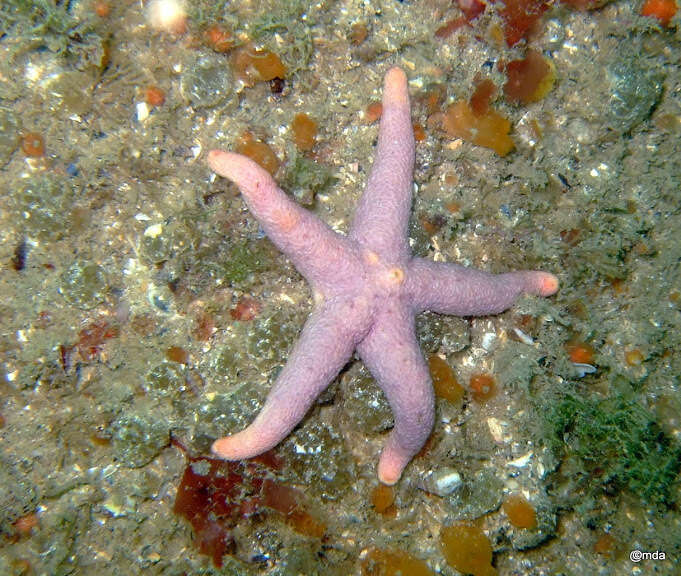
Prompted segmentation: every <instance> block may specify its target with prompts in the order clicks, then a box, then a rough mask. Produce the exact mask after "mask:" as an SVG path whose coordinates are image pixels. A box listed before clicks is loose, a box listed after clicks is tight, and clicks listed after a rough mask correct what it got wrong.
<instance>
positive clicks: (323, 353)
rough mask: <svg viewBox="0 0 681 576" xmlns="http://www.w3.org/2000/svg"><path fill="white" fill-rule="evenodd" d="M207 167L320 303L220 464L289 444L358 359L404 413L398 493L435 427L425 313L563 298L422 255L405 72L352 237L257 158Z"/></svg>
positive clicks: (392, 441) (389, 81)
mask: <svg viewBox="0 0 681 576" xmlns="http://www.w3.org/2000/svg"><path fill="white" fill-rule="evenodd" d="M208 164H209V165H210V167H211V168H212V169H213V170H214V171H215V172H216V173H217V174H219V175H221V176H224V177H225V178H228V179H230V180H232V181H233V182H234V183H235V184H236V185H237V186H238V188H239V189H240V191H241V194H242V195H243V197H244V199H245V201H246V204H247V205H248V207H249V209H250V211H251V212H252V213H253V215H254V216H255V217H256V218H257V219H258V221H259V222H260V224H261V226H262V228H263V229H264V231H265V233H266V234H267V236H268V237H269V238H270V240H271V241H272V242H273V243H274V244H275V245H276V246H277V247H278V248H279V249H280V250H281V251H282V252H283V253H284V254H286V255H287V256H288V258H289V259H290V260H291V261H292V262H293V264H294V266H295V267H296V268H297V269H298V271H299V272H300V273H301V274H302V276H303V277H304V278H305V279H306V280H307V281H308V283H309V284H310V286H311V288H312V292H313V300H314V309H313V311H312V313H311V315H310V317H309V319H308V320H307V322H306V323H305V326H304V328H303V330H302V333H301V335H300V339H299V340H298V342H297V343H296V344H295V346H294V347H293V350H292V351H291V353H290V356H289V358H288V362H287V363H286V366H285V367H284V368H283V369H282V371H281V373H280V374H279V377H278V378H277V380H276V382H275V383H274V385H273V386H272V389H271V391H270V393H269V395H268V397H267V400H266V401H265V404H264V406H263V408H262V410H261V411H260V413H259V414H258V415H257V417H256V418H255V420H254V421H253V423H252V424H250V425H249V426H248V427H247V428H245V429H244V430H242V431H241V432H238V433H236V434H233V435H231V436H226V437H224V438H220V439H218V440H216V441H215V442H214V444H213V446H212V451H213V452H214V454H215V455H216V456H218V457H220V458H223V459H226V460H240V459H242V458H250V457H253V456H257V455H258V454H261V453H263V452H265V451H267V450H269V449H271V448H273V447H274V446H276V445H277V444H279V442H281V441H282V440H283V439H284V438H285V437H286V436H287V435H288V434H289V433H290V432H291V431H292V430H293V429H294V428H295V426H296V425H297V424H298V423H299V422H300V421H301V420H302V419H303V417H304V416H305V414H306V413H307V411H308V410H309V408H310V407H311V406H312V404H313V403H314V402H315V400H316V398H317V397H318V396H319V395H320V394H321V392H322V391H323V390H324V389H325V388H326V387H327V386H328V385H329V384H330V382H331V381H332V380H333V379H334V378H335V377H336V375H337V374H338V373H339V372H340V370H341V369H342V368H343V366H344V365H345V364H346V363H347V362H348V361H349V360H350V359H351V357H352V355H353V353H354V351H355V350H356V351H357V353H358V355H359V357H360V358H361V359H362V361H363V362H364V363H365V365H366V366H367V367H368V368H369V370H370V371H371V373H372V374H373V375H374V377H375V378H376V381H377V382H378V384H379V386H380V387H381V388H382V390H383V392H384V393H385V395H386V397H387V399H388V402H389V404H390V407H391V409H392V411H393V415H394V422H395V423H394V427H393V429H392V431H391V433H390V435H389V437H388V439H387V441H386V443H385V445H384V448H383V451H382V453H381V456H380V459H379V463H378V478H379V480H380V481H381V482H382V483H384V484H388V485H392V484H395V483H396V482H397V481H398V480H399V479H400V477H401V475H402V472H403V470H404V468H405V467H406V466H407V464H408V463H409V462H410V461H411V459H412V458H413V457H414V456H415V455H416V454H417V453H418V451H419V450H420V449H421V448H422V447H423V445H424V444H425V442H426V440H427V439H428V436H429V435H430V432H431V430H432V427H433V421H434V412H435V409H434V404H435V400H434V393H433V386H432V381H431V377H430V374H429V371H428V366H427V365H426V363H425V361H424V359H423V356H422V354H421V351H420V349H419V344H418V339H417V337H416V330H415V316H416V315H417V314H419V313H420V312H423V311H426V310H431V311H433V312H437V313H441V314H454V315H457V316H481V315H488V314H498V313H500V312H502V311H504V310H506V309H507V308H509V307H510V306H511V305H512V304H513V302H514V301H515V300H516V299H517V298H518V296H520V295H521V294H523V293H530V294H537V295H539V296H549V295H551V294H553V293H555V292H556V291H557V290H558V279H557V278H556V277H555V276H554V275H553V274H549V273H547V272H540V271H521V272H509V273H506V274H498V275H495V274H490V273H488V272H484V271H481V270H476V269H473V268H467V267H464V266H460V265H457V264H449V263H443V262H433V261H429V260H424V259H422V258H415V257H412V256H411V254H410V251H409V244H408V238H407V226H408V221H409V213H410V211H411V192H412V187H413V169H414V135H413V129H412V123H411V114H410V105H409V92H408V89H407V77H406V75H405V73H404V72H403V71H402V70H401V69H400V68H391V69H390V70H388V72H387V73H386V75H385V80H384V86H383V112H382V115H381V121H380V127H379V136H378V147H377V149H376V157H375V160H374V165H373V168H372V170H371V173H370V175H369V180H368V182H367V186H366V190H365V191H364V194H363V195H362V198H361V200H360V203H359V206H358V207H357V210H356V213H355V216H354V221H353V223H352V226H351V228H350V231H349V233H348V234H347V236H344V235H340V234H338V233H336V232H334V231H333V230H332V229H331V228H330V227H329V226H328V225H327V224H325V223H324V222H322V221H321V220H320V219H319V218H317V217H316V216H315V215H314V214H312V213H311V212H309V211H307V210H305V209H304V208H302V207H301V206H299V205H298V204H297V203H296V202H295V201H293V200H292V199H291V198H290V197H289V196H287V195H286V194H285V193H284V192H283V191H282V190H281V189H279V188H278V186H277V184H276V182H275V181H274V179H273V178H272V177H271V176H270V174H269V173H268V172H267V171H265V170H264V169H263V168H261V167H260V166H259V165H258V164H256V163H255V162H253V161H252V160H250V159H249V158H246V157H245V156H242V155H240V154H234V153H230V152H223V151H220V150H212V151H211V152H209V154H208Z"/></svg>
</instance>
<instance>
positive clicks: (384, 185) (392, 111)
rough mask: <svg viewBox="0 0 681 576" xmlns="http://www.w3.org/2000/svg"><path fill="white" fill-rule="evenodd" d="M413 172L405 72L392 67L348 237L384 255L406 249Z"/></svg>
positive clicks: (404, 253)
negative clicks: (375, 143) (373, 149)
mask: <svg viewBox="0 0 681 576" xmlns="http://www.w3.org/2000/svg"><path fill="white" fill-rule="evenodd" d="M413 171H414V131H413V128H412V124H411V114H410V109H409V92H408V90H407V77H406V75H405V74H404V72H403V71H402V70H400V69H399V68H391V69H390V70H388V72H387V74H386V75H385V81H384V85H383V112H382V114H381V124H380V128H379V134H378V146H377V148H376V157H375V159H374V165H373V168H372V170H371V174H370V175H369V181H368V182H367V187H366V190H365V191H364V194H363V195H362V198H361V200H360V202H359V205H358V207H357V210H356V212H355V218H354V222H353V224H352V228H351V231H350V236H351V237H353V238H355V239H357V241H358V242H359V243H360V244H361V245H362V246H364V247H366V248H368V249H369V250H372V251H374V252H378V253H380V254H382V255H383V256H384V257H386V258H387V259H388V260H405V259H406V258H407V257H408V254H409V245H408V242H407V237H408V234H407V226H408V224H409V211H410V210H411V192H412V187H413V183H412V182H413Z"/></svg>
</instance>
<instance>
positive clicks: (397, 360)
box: [357, 305, 435, 485]
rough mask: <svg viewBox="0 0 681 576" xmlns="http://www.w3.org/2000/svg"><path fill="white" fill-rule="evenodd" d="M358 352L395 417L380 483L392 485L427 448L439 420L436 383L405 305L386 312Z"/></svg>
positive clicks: (381, 465)
mask: <svg viewBox="0 0 681 576" xmlns="http://www.w3.org/2000/svg"><path fill="white" fill-rule="evenodd" d="M357 351H358V352H359V355H360V357H361V358H362V360H363V361H364V363H365V364H366V365H367V367H368V368H369V370H371V373H372V374H373V375H374V377H375V378H376V381H377V382H378V384H379V385H380V387H381V388H382V389H383V391H384V392H385V395H386V397H387V399H388V402H389V403H390V407H391V408H392V411H393V415H394V417H395V426H394V428H393V430H392V432H391V433H390V436H389V437H388V440H387V442H386V443H385V446H384V447H383V452H382V453H381V458H380V460H379V463H378V479H379V480H380V481H381V482H383V483H384V484H388V485H392V484H395V483H396V482H397V481H398V480H399V479H400V476H401V475H402V471H403V470H404V468H405V467H406V466H407V464H409V462H410V461H411V459H412V458H413V457H414V456H415V455H416V454H417V453H418V451H419V450H420V449H421V448H422V447H423V445H424V444H425V442H426V440H427V439H428V436H429V435H430V432H431V430H432V428H433V420H434V417H435V416H434V415H435V399H434V394H433V386H432V381H431V378H430V372H429V371H428V367H427V366H426V363H425V362H424V360H423V356H422V355H421V350H420V349H419V345H418V341H417V339H416V331H415V328H414V315H413V312H412V311H411V310H410V309H409V308H407V307H405V306H401V305H400V306H395V307H391V308H386V309H384V310H383V311H382V312H381V315H380V316H379V318H378V319H377V321H376V323H375V324H374V326H373V328H372V330H371V332H370V333H369V334H368V336H367V337H366V338H365V339H364V340H363V341H362V342H361V343H360V344H359V345H358V346H357Z"/></svg>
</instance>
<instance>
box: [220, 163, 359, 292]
mask: <svg viewBox="0 0 681 576" xmlns="http://www.w3.org/2000/svg"><path fill="white" fill-rule="evenodd" d="M208 164H209V166H210V167H211V169H212V170H213V171H215V172H216V173H218V174H220V176H224V177H225V178H229V179H230V180H231V181H232V182H234V183H235V184H236V185H237V186H238V187H239V190H241V193H242V195H243V197H244V199H245V201H246V204H247V205H248V207H249V209H250V211H251V213H252V214H253V215H254V216H255V217H256V218H257V219H258V221H259V222H260V225H261V226H262V228H263V230H264V231H265V234H267V236H268V238H269V239H270V240H271V241H272V242H274V244H275V245H276V246H277V248H279V249H280V250H281V251H282V252H283V253H284V254H286V255H287V256H288V257H289V258H290V259H291V261H292V262H293V264H294V266H295V267H296V268H297V270H298V271H299V272H300V273H301V274H302V275H303V276H304V277H305V278H306V279H307V280H308V281H309V282H310V284H312V285H313V287H314V286H318V285H320V284H321V285H325V286H326V285H333V284H334V283H342V282H343V281H345V280H346V279H347V278H348V277H350V276H353V275H355V274H356V270H357V265H356V263H355V261H354V259H353V255H352V253H351V250H349V248H348V242H347V239H346V238H343V237H342V236H340V235H339V234H336V233H335V232H334V231H333V230H332V229H331V228H329V226H327V225H326V224H325V223H324V222H322V221H321V220H320V219H319V218H317V217H316V216H315V215H314V214H312V212H309V211H308V210H305V209H304V208H302V207H301V206H299V205H298V204H297V203H296V202H295V201H293V200H292V199H291V198H289V197H288V196H287V195H286V193H285V192H283V191H282V190H281V189H280V188H279V187H278V186H277V184H276V182H275V181H274V179H273V178H272V176H270V174H269V172H267V171H266V170H264V169H263V168H261V167H260V166H259V165H258V164H256V163H255V162H253V160H251V159H250V158H247V157H246V156H242V155H241V154H234V153H232V152H223V151H221V150H211V151H210V152H209V153H208Z"/></svg>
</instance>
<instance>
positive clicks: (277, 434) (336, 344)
mask: <svg viewBox="0 0 681 576" xmlns="http://www.w3.org/2000/svg"><path fill="white" fill-rule="evenodd" d="M367 324H368V315H367V314H366V313H365V311H364V312H362V311H358V310H356V309H352V308H351V306H345V305H342V304H341V305H338V304H337V305H336V306H332V305H326V306H323V307H321V308H318V309H316V310H315V312H313V314H312V315H311V316H310V318H309V319H308V321H307V323H306V324H305V327H304V328H303V331H302V334H301V335H300V339H299V340H298V342H297V343H296V345H295V346H294V348H293V351H292V352H291V355H290V356H289V359H288V362H287V363H286V366H284V368H283V370H282V371H281V373H280V374H279V377H278V378H277V381H276V382H275V384H274V386H273V387H272V389H271V390H270V393H269V395H268V397H267V400H266V401H265V405H264V406H263V408H262V410H261V411H260V413H259V414H258V416H256V418H255V420H254V421H253V422H252V423H251V425H250V426H248V427H247V428H245V429H244V430H242V431H241V432H238V433H237V434H234V435H232V436H225V437H224V438H220V439H218V440H216V441H215V442H214V443H213V446H212V448H211V449H212V451H213V452H214V453H215V455H216V456H218V457H220V458H224V459H225V460H240V459H242V458H251V457H253V456H257V455H258V454H262V453H263V452H266V451H267V450H270V449H271V448H274V447H275V446H276V445H277V444H279V442H281V441H282V440H283V439H284V438H285V437H286V436H287V435H288V434H289V433H290V432H291V430H293V429H294V428H295V427H296V425H297V424H298V423H299V422H300V421H301V420H302V419H303V417H304V416H305V414H306V412H307V411H308V410H309V408H310V407H311V406H312V404H313V403H314V401H315V400H316V399H317V397H318V396H319V394H321V393H322V392H323V391H324V389H325V388H326V387H327V386H328V385H329V383H330V382H331V380H332V379H333V378H334V377H335V376H336V375H337V374H338V372H340V370H341V368H342V367H343V366H344V365H345V364H346V362H347V361H348V360H349V359H350V357H351V356H352V352H353V350H354V348H355V345H356V343H357V341H358V340H359V339H360V338H361V335H362V334H363V332H366V330H367V329H368V326H367Z"/></svg>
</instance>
